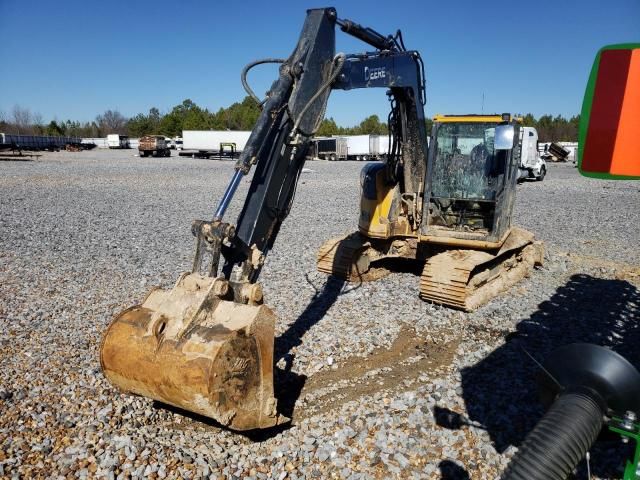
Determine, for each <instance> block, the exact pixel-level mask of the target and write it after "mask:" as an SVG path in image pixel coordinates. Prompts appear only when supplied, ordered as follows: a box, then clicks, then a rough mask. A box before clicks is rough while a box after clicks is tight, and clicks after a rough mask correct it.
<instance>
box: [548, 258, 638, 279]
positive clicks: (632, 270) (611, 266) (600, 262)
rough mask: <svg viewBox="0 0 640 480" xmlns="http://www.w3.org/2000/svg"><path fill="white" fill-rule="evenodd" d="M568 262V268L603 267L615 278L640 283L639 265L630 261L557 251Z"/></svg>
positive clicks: (580, 269)
mask: <svg viewBox="0 0 640 480" xmlns="http://www.w3.org/2000/svg"><path fill="white" fill-rule="evenodd" d="M558 255H559V256H563V257H565V258H566V259H567V260H568V261H569V262H570V263H571V265H570V269H571V270H572V271H573V270H579V271H582V270H583V269H584V268H585V267H586V268H589V269H604V270H608V271H609V272H611V273H612V274H613V277H614V278H615V279H616V280H627V281H629V282H630V283H633V284H636V285H640V266H639V265H634V264H631V263H622V262H613V261H610V260H605V259H602V258H598V257H592V256H590V255H580V254H577V253H568V252H567V253H565V252H562V253H559V254H558Z"/></svg>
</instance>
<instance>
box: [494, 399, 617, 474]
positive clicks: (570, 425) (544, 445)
mask: <svg viewBox="0 0 640 480" xmlns="http://www.w3.org/2000/svg"><path fill="white" fill-rule="evenodd" d="M603 422H604V419H603V411H602V407H601V404H600V403H599V402H598V401H597V400H596V396H594V395H591V394H590V393H589V392H580V393H576V392H574V393H563V394H562V395H561V396H560V397H558V399H557V400H556V401H555V402H554V403H553V405H551V408H550V409H549V410H548V411H547V413H546V414H545V415H544V417H542V420H540V422H538V424H537V425H536V426H535V428H534V429H533V430H532V431H531V432H530V433H529V435H527V438H526V439H525V441H524V443H523V444H522V446H521V447H520V449H519V450H518V452H517V453H516V454H515V455H514V456H513V458H512V459H511V463H509V466H508V467H507V469H506V470H505V472H504V474H503V475H502V479H503V480H550V479H557V480H564V479H566V478H567V477H568V476H569V474H570V473H571V472H572V471H573V470H574V469H575V468H576V466H577V465H578V463H579V462H580V460H582V459H583V458H584V456H585V454H586V453H587V451H588V450H589V449H590V448H591V445H593V443H594V442H595V441H596V438H597V436H598V433H599V432H600V429H601V428H602V425H603Z"/></svg>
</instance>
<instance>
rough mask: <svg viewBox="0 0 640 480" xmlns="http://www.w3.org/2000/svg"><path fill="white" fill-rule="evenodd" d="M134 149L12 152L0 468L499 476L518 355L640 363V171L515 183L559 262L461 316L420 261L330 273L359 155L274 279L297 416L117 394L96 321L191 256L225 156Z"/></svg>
mask: <svg viewBox="0 0 640 480" xmlns="http://www.w3.org/2000/svg"><path fill="white" fill-rule="evenodd" d="M134 153H135V152H133V151H95V152H83V153H66V152H61V153H55V154H45V155H44V156H43V157H42V158H41V159H39V160H37V161H32V162H15V161H0V477H8V478H13V477H15V478H18V477H25V478H29V477H32V476H36V475H41V476H49V477H58V476H60V477H69V476H71V477H74V476H75V477H76V478H85V477H106V478H125V477H129V476H131V477H134V478H142V477H148V478H176V477H182V478H201V477H207V476H209V475H212V476H213V478H255V479H257V478H277V479H284V478H289V479H295V478H352V479H358V478H385V477H397V478H447V479H456V478H461V479H462V478H474V479H475V478H478V479H483V478H495V477H497V476H498V475H499V472H501V471H502V470H503V469H504V467H505V466H506V464H507V463H508V460H509V458H510V457H511V455H512V454H513V452H514V451H515V449H516V448H517V445H518V444H519V443H520V442H521V441H522V439H523V438H524V435H526V432H527V431H529V430H530V429H531V428H532V426H533V425H534V424H535V422H536V421H537V419H538V418H539V417H540V415H541V409H540V407H539V406H538V404H537V401H536V397H535V385H534V376H535V373H536V370H535V365H534V364H533V362H532V361H530V360H529V359H528V358H527V357H526V355H525V354H524V350H526V351H528V352H529V353H531V354H532V355H533V356H534V357H536V358H539V359H543V358H544V355H545V354H546V353H548V352H549V351H550V350H552V349H553V348H554V347H555V346H559V345H562V344H564V343H569V342H572V341H583V340H586V341H595V342H597V343H601V344H605V345H609V346H611V347H613V348H616V349H618V350H619V351H621V352H622V353H624V354H625V355H627V356H628V357H629V358H630V359H632V360H633V361H638V360H640V358H638V352H637V351H636V350H635V349H634V348H633V345H638V344H640V342H638V340H640V339H636V336H637V335H638V327H636V326H635V324H634V322H633V319H634V316H635V318H637V316H638V308H639V305H640V297H639V295H638V291H637V287H638V285H639V284H640V279H639V275H640V269H639V265H640V251H639V249H638V248H637V243H638V240H639V239H640V218H639V216H640V214H639V213H638V205H640V187H639V184H638V183H632V182H605V181H594V180H587V179H584V178H581V177H580V176H579V175H578V174H577V172H576V170H575V169H574V168H573V167H572V166H571V165H550V168H549V174H548V175H547V178H546V179H545V180H544V182H542V183H540V182H528V183H526V184H523V185H521V186H519V187H518V200H517V206H516V223H517V224H519V225H521V226H523V227H525V228H527V229H530V230H531V231H533V232H534V233H536V235H537V236H538V237H539V238H540V239H542V240H544V241H545V242H546V248H547V261H546V264H545V266H544V267H543V268H542V269H539V270H537V271H536V272H534V273H533V275H532V276H531V277H530V278H529V279H527V280H525V281H524V282H522V283H521V284H519V285H517V286H516V287H514V288H512V289H511V290H510V291H509V292H508V293H507V294H506V295H504V296H502V297H500V298H497V299H495V300H494V301H493V302H491V303H490V304H489V305H487V306H485V307H483V308H481V309H480V310H478V311H477V312H474V313H473V314H465V313H461V312H456V311H452V310H448V309H444V308H441V307H438V306H434V305H429V304H426V303H424V302H422V301H420V300H419V299H418V296H417V291H418V278H417V277H416V276H415V275H414V274H413V273H409V272H406V273H394V274H391V275H389V276H387V277H385V278H384V279H382V280H380V281H377V282H373V283H365V284H361V285H352V284H348V285H343V284H341V283H340V282H336V281H335V280H327V278H326V276H325V275H322V274H319V273H317V272H316V270H315V254H316V251H317V249H318V247H319V246H320V245H321V243H322V242H323V241H324V240H325V239H328V238H330V237H332V236H337V235H340V234H343V233H346V232H348V231H351V230H353V229H354V228H355V227H356V222H357V216H358V196H359V192H358V188H359V185H358V173H359V170H360V168H361V167H362V164H358V163H352V162H345V163H326V162H312V163H309V164H308V167H309V169H310V171H307V172H305V173H304V174H303V175H302V177H301V184H300V186H299V188H298V192H297V198H296V203H295V205H294V208H293V210H292V212H291V216H290V217H289V219H288V220H287V221H286V222H285V224H284V225H283V228H282V230H281V234H280V236H279V237H278V240H277V242H276V246H275V249H274V250H273V252H272V253H271V254H270V256H269V258H268V261H267V264H266V267H265V269H264V271H263V274H262V277H261V282H262V284H263V285H264V291H265V298H266V302H267V304H268V305H269V306H270V307H272V308H273V309H274V311H275V312H276V313H277V315H278V317H279V324H278V326H277V335H278V338H277V340H276V349H277V358H276V360H277V361H278V366H279V367H281V368H283V369H287V370H288V369H290V372H288V373H286V372H284V371H280V373H279V374H278V382H279V385H280V388H279V392H278V395H279V397H280V398H281V400H280V401H281V403H282V405H283V406H288V408H290V409H291V408H294V410H293V414H294V425H293V426H292V427H290V428H287V429H284V430H281V431H277V432H269V433H268V434H257V435H239V434H235V433H232V432H229V431H225V430H224V429H221V428H219V427H218V426H217V425H215V424H214V423H203V422H201V421H198V420H196V419H193V418H191V417H186V416H183V415H181V414H178V413H175V412H173V411H171V410H168V409H166V408H163V407H162V406H160V405H157V404H154V403H153V402H152V401H150V400H147V399H143V398H136V397H131V396H128V395H123V394H121V393H119V392H118V391H116V390H115V389H114V388H112V387H111V386H110V385H109V384H108V383H107V382H106V380H105V379H104V377H103V376H102V374H101V373H100V368H99V361H98V349H99V343H100V339H101V334H102V332H103V330H104V328H105V327H106V325H107V324H108V323H109V321H110V319H111V317H112V315H113V314H114V313H116V312H117V311H119V310H120V309H122V308H125V307H128V306H130V305H132V304H134V303H136V302H139V301H140V300H141V299H142V298H143V296H144V295H145V293H146V291H147V290H148V289H149V288H150V287H151V286H154V285H158V284H160V285H163V286H170V285H172V284H173V283H174V281H175V279H176V278H177V276H178V274H179V273H180V272H182V271H184V270H187V269H188V268H189V266H190V263H191V259H192V253H193V246H194V245H193V238H192V236H191V233H190V225H191V220H193V219H196V218H208V217H209V216H210V215H211V213H212V211H213V209H214V208H215V204H216V200H217V198H219V196H220V195H221V194H222V192H223V190H224V187H225V185H226V182H227V180H228V178H229V177H230V175H231V173H232V166H233V165H232V163H231V162H220V161H206V160H193V159H188V158H178V157H176V156H174V157H171V158H168V159H140V158H137V157H135V156H134ZM174 155H175V154H174ZM242 188H243V189H245V190H241V191H240V192H239V197H240V198H241V197H242V193H243V191H246V188H247V182H245V183H244V184H243V186H242ZM239 208H240V205H239V204H234V205H233V207H232V209H231V212H230V215H229V218H231V219H233V218H235V216H236V215H237V213H238V211H239ZM400 332H403V335H404V336H405V337H406V336H407V332H410V335H411V337H412V341H416V342H417V343H416V345H415V351H413V350H412V351H408V349H407V348H405V347H403V345H404V344H401V343H398V342H401V339H399V338H398V335H399V333H400ZM416 339H418V340H416ZM399 345H400V346H399ZM418 347H420V348H418ZM412 348H413V347H412ZM394 349H395V350H394ZM389 351H396V353H397V354H398V355H399V356H398V357H394V358H401V361H398V362H396V363H394V362H393V361H390V360H388V357H387V356H385V355H387V354H386V353H385V352H389ZM434 352H436V353H434ZM369 365H370V368H369V367H368V366H369ZM354 366H357V368H355V367H354ZM305 380H306V383H305ZM303 384H304V388H303V389H302V391H301V392H300V388H302V385H303ZM367 385H369V386H367ZM371 385H373V387H371ZM376 386H379V388H374V387H376ZM625 453H626V450H624V449H622V448H621V446H620V445H619V444H618V443H616V442H611V441H610V442H602V443H600V444H599V445H598V446H597V447H596V448H595V449H594V452H593V454H592V470H594V471H595V476H594V477H593V478H615V477H616V476H621V475H620V468H621V466H622V464H623V458H624V454H625ZM581 468H582V469H584V466H581ZM579 478H585V476H584V475H583V476H582V477H579Z"/></svg>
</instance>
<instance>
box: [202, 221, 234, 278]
mask: <svg viewBox="0 0 640 480" xmlns="http://www.w3.org/2000/svg"><path fill="white" fill-rule="evenodd" d="M191 233H193V235H194V236H195V237H196V253H195V256H194V259H193V267H192V269H191V271H192V272H193V273H197V272H200V271H201V270H202V267H203V262H204V252H205V251H206V252H208V253H209V254H210V255H211V264H210V266H209V272H208V275H209V276H210V277H216V276H217V275H218V267H219V265H220V249H221V247H222V243H223V242H225V241H230V240H232V239H233V237H234V236H235V234H236V229H235V227H234V226H233V225H231V224H229V223H224V222H220V221H217V220H214V221H212V222H206V221H204V220H195V221H194V222H193V224H192V225H191Z"/></svg>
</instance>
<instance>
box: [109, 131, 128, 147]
mask: <svg viewBox="0 0 640 480" xmlns="http://www.w3.org/2000/svg"><path fill="white" fill-rule="evenodd" d="M107 146H108V147H109V148H131V145H130V143H129V137H127V136H126V135H119V134H117V133H111V134H109V135H107Z"/></svg>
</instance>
